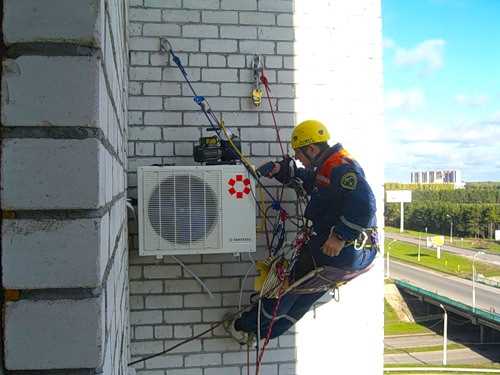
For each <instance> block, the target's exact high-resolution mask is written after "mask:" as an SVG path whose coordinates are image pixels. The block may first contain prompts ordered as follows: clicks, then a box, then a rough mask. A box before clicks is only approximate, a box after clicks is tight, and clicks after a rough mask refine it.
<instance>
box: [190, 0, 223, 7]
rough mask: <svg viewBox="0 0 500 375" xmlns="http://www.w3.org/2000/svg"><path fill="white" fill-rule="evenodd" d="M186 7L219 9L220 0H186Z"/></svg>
mask: <svg viewBox="0 0 500 375" xmlns="http://www.w3.org/2000/svg"><path fill="white" fill-rule="evenodd" d="M182 5H183V8H186V9H219V0H184V2H183V4H182Z"/></svg>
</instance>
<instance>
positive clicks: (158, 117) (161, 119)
mask: <svg viewBox="0 0 500 375" xmlns="http://www.w3.org/2000/svg"><path fill="white" fill-rule="evenodd" d="M144 123H145V124H146V125H181V123H182V114H181V113H179V112H164V111H162V112H145V113H144Z"/></svg>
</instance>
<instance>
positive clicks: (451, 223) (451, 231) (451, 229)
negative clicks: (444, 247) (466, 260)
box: [446, 215, 453, 243]
mask: <svg viewBox="0 0 500 375" xmlns="http://www.w3.org/2000/svg"><path fill="white" fill-rule="evenodd" d="M446 217H449V218H450V243H453V218H452V217H451V216H450V215H446Z"/></svg>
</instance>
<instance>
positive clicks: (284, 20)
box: [278, 14, 293, 26]
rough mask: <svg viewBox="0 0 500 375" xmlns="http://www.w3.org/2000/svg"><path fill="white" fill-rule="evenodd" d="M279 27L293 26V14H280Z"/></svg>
mask: <svg viewBox="0 0 500 375" xmlns="http://www.w3.org/2000/svg"><path fill="white" fill-rule="evenodd" d="M278 26H293V14H278Z"/></svg>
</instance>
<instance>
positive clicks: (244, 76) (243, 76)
mask: <svg viewBox="0 0 500 375" xmlns="http://www.w3.org/2000/svg"><path fill="white" fill-rule="evenodd" d="M265 75H266V77H267V79H268V81H269V83H271V90H272V84H273V83H275V82H276V71H275V70H266V74H265ZM240 82H250V83H252V84H253V83H254V82H255V77H254V76H253V70H252V69H240ZM262 89H263V90H264V93H265V89H264V87H263V88H262Z"/></svg>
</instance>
